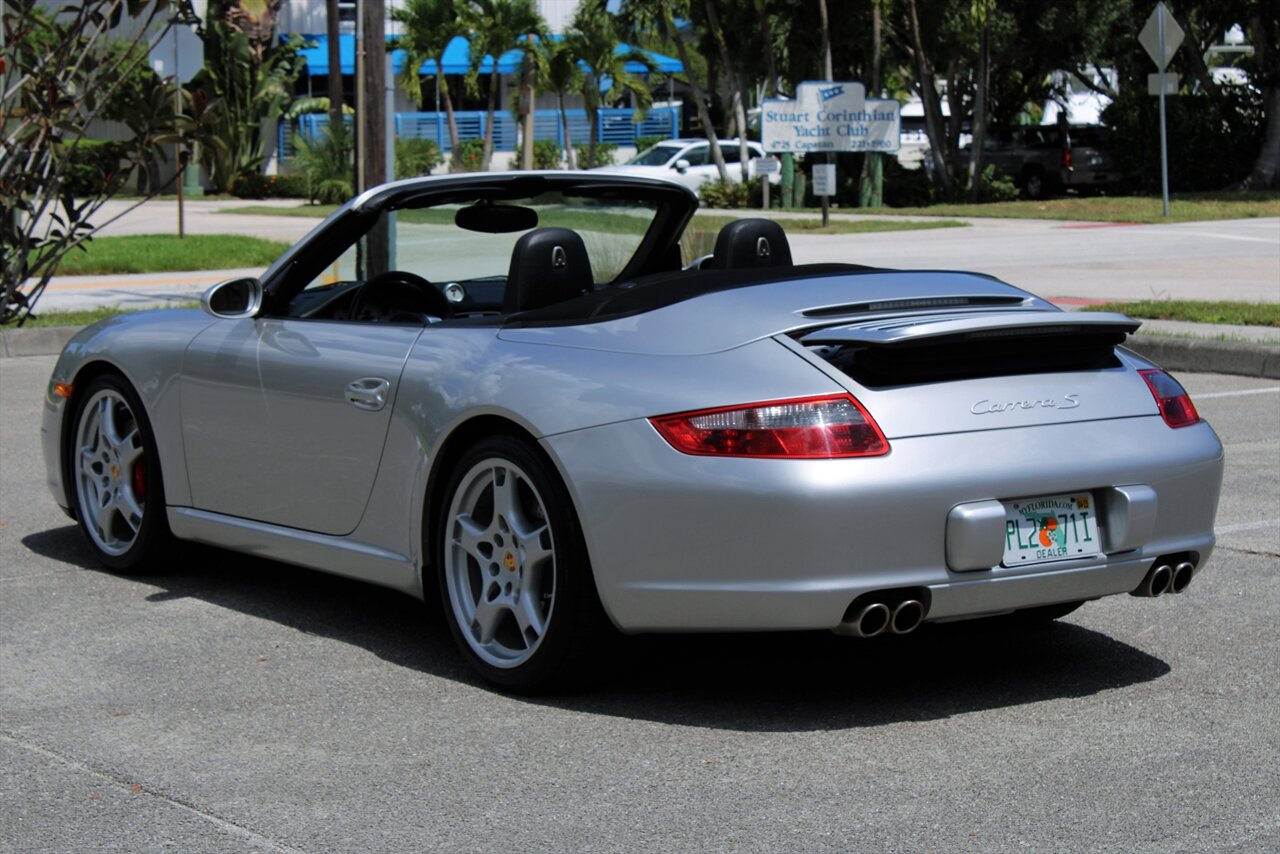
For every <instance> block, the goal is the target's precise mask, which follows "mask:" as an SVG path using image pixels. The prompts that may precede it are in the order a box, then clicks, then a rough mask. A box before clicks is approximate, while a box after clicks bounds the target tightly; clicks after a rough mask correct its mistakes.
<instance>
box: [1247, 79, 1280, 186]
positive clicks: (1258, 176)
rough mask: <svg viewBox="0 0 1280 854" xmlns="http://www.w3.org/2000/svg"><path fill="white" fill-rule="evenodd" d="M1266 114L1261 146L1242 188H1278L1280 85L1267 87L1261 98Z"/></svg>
mask: <svg viewBox="0 0 1280 854" xmlns="http://www.w3.org/2000/svg"><path fill="white" fill-rule="evenodd" d="M1262 103H1263V105H1264V109H1265V110H1266V114H1267V127H1266V130H1265V131H1264V132H1263V136H1262V148H1260V149H1259V150H1258V159H1257V160H1255V161H1254V162H1253V170H1252V171H1251V172H1250V173H1249V177H1248V178H1245V179H1244V189H1247V190H1274V189H1277V188H1280V86H1276V85H1275V84H1272V85H1270V86H1268V87H1267V91H1266V94H1265V96H1264V98H1263V102H1262Z"/></svg>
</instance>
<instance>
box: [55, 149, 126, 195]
mask: <svg viewBox="0 0 1280 854" xmlns="http://www.w3.org/2000/svg"><path fill="white" fill-rule="evenodd" d="M58 156H59V157H67V158H69V162H68V163H67V167H66V169H65V170H64V171H63V173H62V189H63V191H64V192H69V193H71V195H73V196H81V197H83V196H95V195H98V194H99V193H102V192H105V191H107V190H109V189H112V188H118V187H119V185H120V184H121V183H122V182H123V180H124V173H123V172H122V171H121V170H120V150H119V144H118V143H115V142H109V141H107V140H101V139H81V140H80V142H79V144H78V145H76V146H74V147H73V146H71V145H69V144H66V143H63V144H61V145H59V146H58Z"/></svg>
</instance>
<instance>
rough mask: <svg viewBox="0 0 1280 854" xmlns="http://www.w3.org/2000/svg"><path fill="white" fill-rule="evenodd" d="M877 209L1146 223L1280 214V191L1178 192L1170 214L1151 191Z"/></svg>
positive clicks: (960, 214) (932, 214)
mask: <svg viewBox="0 0 1280 854" xmlns="http://www.w3.org/2000/svg"><path fill="white" fill-rule="evenodd" d="M876 214H877V215H880V214H890V215H893V214H923V215H930V216H972V217H1008V218H1016V219H1056V220H1064V221H1075V222H1143V223H1160V222H1197V221H1203V220H1215V219H1254V218H1257V217H1271V216H1280V192H1275V191H1264V192H1251V193H1227V192H1223V193H1187V194H1175V195H1174V196H1173V197H1171V199H1170V201H1169V216H1168V217H1167V218H1166V217H1165V216H1164V214H1163V211H1162V203H1161V200H1160V198H1159V197H1152V196H1063V197H1062V198H1057V199H1038V200H1030V199H1027V200H1024V201H1015V202H991V203H987V204H937V205H932V206H930V207H923V208H884V209H879V210H877V211H876Z"/></svg>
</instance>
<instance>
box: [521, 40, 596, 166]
mask: <svg viewBox="0 0 1280 854" xmlns="http://www.w3.org/2000/svg"><path fill="white" fill-rule="evenodd" d="M573 50H574V43H573V42H571V41H568V40H566V39H559V40H554V39H540V40H539V41H538V44H537V49H536V50H534V51H532V52H530V53H526V54H525V58H524V62H525V66H526V67H525V68H524V69H522V71H528V72H529V75H530V76H531V77H532V79H533V82H534V85H535V86H537V87H538V88H539V89H542V90H544V91H550V92H554V93H555V95H556V109H557V110H558V111H559V113H560V128H561V130H562V131H563V132H564V147H565V159H566V161H567V163H568V165H569V168H570V169H577V168H578V167H577V164H576V162H575V160H576V158H575V156H574V151H573V137H572V135H571V134H570V132H569V115H568V113H567V112H566V111H565V108H564V96H565V94H566V93H569V92H578V91H581V89H582V70H581V69H580V68H579V67H578V57H577V56H575V55H574V52H573Z"/></svg>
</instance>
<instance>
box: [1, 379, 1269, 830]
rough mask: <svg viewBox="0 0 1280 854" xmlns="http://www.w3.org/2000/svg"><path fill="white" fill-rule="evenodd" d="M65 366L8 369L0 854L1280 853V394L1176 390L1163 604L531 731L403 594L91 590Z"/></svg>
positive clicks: (965, 639) (750, 653) (96, 573)
mask: <svg viewBox="0 0 1280 854" xmlns="http://www.w3.org/2000/svg"><path fill="white" fill-rule="evenodd" d="M53 361H54V359H53V357H52V356H39V357H28V358H9V359H5V360H2V361H0V402H2V405H0V850H3V851H14V852H27V851H33V852H34V851H39V852H44V851H75V852H81V851H86V852H89V851H92V852H96V851H181V852H187V851H200V852H224V851H226V852H233V851H234V852H239V851H284V852H329V851H337V852H341V851H360V852H365V851H390V852H403V851H460V850H466V851H498V850H519V851H555V852H559V851H588V852H608V851H628V852H629V851H663V852H666V851H770V852H772V851H876V852H881V851H911V852H922V851H975V852H992V851H996V852H1004V851H1022V850H1032V851H1124V852H1160V854H1164V852H1203V851H1238V852H1254V851H1257V852H1274V851H1277V850H1280V797H1278V796H1277V791H1280V787H1278V785H1277V784H1278V783H1280V776H1278V774H1280V772H1278V771H1277V769H1278V768H1280V727H1277V726H1276V719H1277V709H1280V634H1277V632H1276V629H1275V621H1276V615H1277V613H1280V511H1278V508H1280V436H1278V435H1277V432H1276V424H1277V423H1280V383H1276V382H1273V381H1266V380H1259V379H1251V378H1246V377H1235V376H1221V375H1213V374H1189V375H1186V376H1184V377H1183V380H1184V382H1185V383H1186V384H1187V386H1188V387H1189V390H1190V391H1191V392H1192V394H1193V395H1194V396H1195V400H1196V403H1197V405H1198V407H1199V409H1200V411H1201V412H1202V413H1203V414H1204V415H1205V417H1207V418H1208V419H1209V420H1210V421H1211V422H1212V423H1213V424H1214V425H1215V427H1216V429H1217V430H1218V431H1219V434H1220V435H1221V436H1222V439H1223V441H1224V444H1225V446H1226V480H1225V484H1224V492H1223V497H1222V501H1221V504H1220V510H1219V517H1218V529H1217V530H1218V549H1217V551H1216V552H1215V554H1214V556H1213V557H1212V558H1211V560H1210V562H1209V564H1208V565H1207V567H1206V568H1205V570H1204V572H1202V573H1201V574H1200V575H1198V576H1197V578H1196V581H1195V582H1194V583H1193V584H1192V585H1191V587H1190V588H1189V589H1188V591H1187V592H1186V593H1184V594H1182V595H1180V596H1164V597H1161V598H1159V599H1154V600H1149V599H1134V598H1131V597H1128V596H1119V597H1109V598H1107V599H1105V600H1102V601H1099V602H1094V603H1090V604H1088V605H1086V606H1085V607H1084V608H1082V609H1081V610H1079V611H1077V612H1076V613H1074V614H1072V615H1071V616H1069V617H1067V618H1066V619H1064V620H1062V621H1060V622H1059V623H1057V624H1055V625H1053V626H1051V627H1048V628H1046V629H1044V630H1041V631H1036V632H1032V633H1029V634H1010V633H1008V632H1007V631H1006V630H1000V629H997V628H994V627H991V626H983V625H978V624H974V623H970V624H951V625H947V626H940V627H926V628H925V629H923V630H921V631H920V632H917V633H915V634H913V635H911V636H908V637H905V638H897V637H890V638H885V639H875V640H871V641H860V640H856V639H851V638H836V637H834V636H829V635H769V636H756V637H743V636H738V635H728V636H711V637H708V636H671V637H658V638H636V639H632V640H630V641H629V642H628V643H626V644H624V645H623V647H622V648H621V649H620V650H619V651H617V653H616V654H615V657H614V658H613V659H612V660H611V662H610V665H611V666H610V668H609V670H610V675H611V678H610V679H608V680H606V681H605V682H604V684H602V685H600V686H597V687H596V688H595V689H593V690H591V691H584V692H582V693H578V694H573V695H568V696H561V697H555V698H549V699H540V700H527V699H520V698H515V697H509V696H504V695H502V694H498V693H495V692H494V691H492V690H490V689H488V688H486V687H485V686H483V685H482V684H479V683H478V682H477V680H476V679H475V677H473V676H472V675H471V673H470V672H469V671H468V670H467V669H466V668H465V667H464V666H463V665H462V663H461V661H460V659H459V657H458V655H457V653H456V652H455V651H454V649H453V648H452V646H451V643H450V641H449V638H448V633H447V631H446V630H445V628H444V626H443V623H442V620H441V618H440V617H439V616H438V614H437V612H436V610H435V607H433V606H424V605H422V604H420V603H418V602H416V601H414V600H411V599H409V598H406V597H403V596H400V595H398V594H395V593H392V592H388V591H383V590H379V589H376V588H373V587H369V586H366V585H361V584H358V583H356V582H352V581H346V580H342V579H338V578H333V577H329V576H325V575H322V574H319V573H312V572H307V571H304V570H301V569H296V568H293V567H289V566H285V565H282V564H276V563H271V562H267V561H263V560H258V559H255V558H252V557H248V556H242V555H233V554H230V553H226V552H222V551H218V550H215V549H208V548H196V547H192V548H190V549H188V550H187V551H186V552H184V554H183V556H182V558H181V559H180V560H178V561H176V562H175V565H174V566H173V568H172V572H170V573H169V574H167V575H163V576H154V577H148V578H125V577H120V576H115V575H112V574H110V573H107V572H104V571H102V570H101V569H98V568H97V567H96V566H95V565H94V563H93V561H92V559H91V557H90V554H89V551H88V549H87V547H86V546H85V544H84V543H83V542H82V540H81V537H80V534H79V532H78V531H77V530H76V529H75V528H74V527H73V526H72V524H71V522H70V521H69V520H68V519H67V518H66V517H65V516H63V515H62V514H61V512H60V511H58V510H57V509H56V508H55V506H54V504H53V502H52V500H51V499H50V497H49V496H48V494H47V491H46V489H45V486H44V474H43V465H42V463H41V461H40V453H39V448H38V437H39V413H40V407H41V392H42V389H43V386H44V383H45V382H46V381H47V379H48V376H49V372H50V370H51V368H52V365H53ZM834 533H835V532H833V534H834ZM854 547H856V544H843V543H840V542H839V540H838V538H837V537H834V536H833V541H832V548H833V552H834V551H838V550H839V549H840V548H854Z"/></svg>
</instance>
